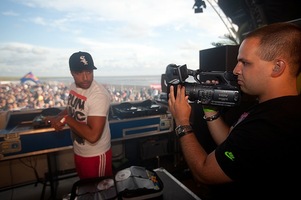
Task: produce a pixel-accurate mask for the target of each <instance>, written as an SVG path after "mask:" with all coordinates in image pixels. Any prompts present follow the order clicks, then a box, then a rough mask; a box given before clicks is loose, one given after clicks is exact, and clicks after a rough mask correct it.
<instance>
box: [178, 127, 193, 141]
mask: <svg viewBox="0 0 301 200" xmlns="http://www.w3.org/2000/svg"><path fill="white" fill-rule="evenodd" d="M192 132H193V129H192V126H191V125H179V126H177V127H176V128H175V133H176V136H177V137H178V138H181V137H183V136H184V135H187V134H190V133H192Z"/></svg>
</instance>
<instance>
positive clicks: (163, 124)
mask: <svg viewBox="0 0 301 200" xmlns="http://www.w3.org/2000/svg"><path fill="white" fill-rule="evenodd" d="M60 111H61V110H58V108H50V109H44V110H30V111H29V110H26V111H12V112H10V113H9V114H8V119H7V123H6V127H5V129H4V130H1V131H0V161H1V160H7V159H13V158H20V157H25V156H31V155H38V154H44V153H50V152H56V151H61V150H65V149H71V148H72V141H71V137H70V130H69V128H68V126H66V127H65V128H64V129H63V130H62V131H60V132H55V131H54V129H53V128H51V127H49V126H46V125H45V123H44V122H43V118H45V117H46V116H50V115H56V114H57V113H58V112H60ZM109 123H110V129H111V138H112V142H118V141H124V140H128V139H135V138H141V137H146V136H153V135H159V134H163V133H168V132H171V131H172V130H173V119H172V116H171V114H170V113H169V112H168V110H167V108H166V107H165V106H164V105H160V104H157V103H156V102H154V101H151V100H146V101H142V102H134V103H129V102H126V103H121V104H112V105H111V107H110V115H109Z"/></svg>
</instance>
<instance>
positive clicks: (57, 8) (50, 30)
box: [0, 0, 228, 77]
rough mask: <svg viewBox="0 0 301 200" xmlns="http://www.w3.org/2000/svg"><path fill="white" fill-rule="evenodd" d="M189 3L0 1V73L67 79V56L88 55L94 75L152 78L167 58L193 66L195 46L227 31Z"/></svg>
mask: <svg viewBox="0 0 301 200" xmlns="http://www.w3.org/2000/svg"><path fill="white" fill-rule="evenodd" d="M193 4H194V0H162V1H157V0H123V1H116V0H85V1H82V0H51V1H42V0H2V1H1V6H0V14H1V17H0V25H1V33H0V36H1V37H0V70H1V73H0V76H17V77H19V76H20V77H21V76H23V75H25V74H26V73H28V72H32V73H33V74H34V75H36V76H38V77H39V76H40V77H41V76H70V72H69V66H68V60H69V57H70V55H71V54H72V53H74V52H77V51H87V52H89V53H90V54H91V55H92V57H93V59H94V63H95V65H96V66H97V67H98V70H96V71H95V76H123V75H129V76H132V75H159V74H162V73H164V72H165V68H166V66H167V65H168V64H170V63H175V64H179V65H180V64H187V66H188V68H190V69H197V68H198V67H199V51H200V50H203V49H208V48H213V46H212V45H211V43H212V42H218V41H221V40H223V39H221V37H222V36H223V35H224V34H228V32H227V29H226V26H225V25H224V24H223V22H222V20H221V19H220V18H219V16H218V15H217V13H216V12H215V11H214V10H213V9H212V7H211V6H210V5H209V4H208V3H207V8H206V9H204V12H203V13H198V14H195V13H194V10H193V8H192V7H193Z"/></svg>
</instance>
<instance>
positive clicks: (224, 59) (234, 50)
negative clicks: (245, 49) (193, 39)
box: [200, 45, 239, 72]
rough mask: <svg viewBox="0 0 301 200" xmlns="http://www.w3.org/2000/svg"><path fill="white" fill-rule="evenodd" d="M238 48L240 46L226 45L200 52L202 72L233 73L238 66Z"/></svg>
mask: <svg viewBox="0 0 301 200" xmlns="http://www.w3.org/2000/svg"><path fill="white" fill-rule="evenodd" d="M238 48H239V45H225V46H220V47H214V48H211V49H205V50H200V70H201V71H205V72H210V71H233V69H234V67H235V66H236V64H237V54H238Z"/></svg>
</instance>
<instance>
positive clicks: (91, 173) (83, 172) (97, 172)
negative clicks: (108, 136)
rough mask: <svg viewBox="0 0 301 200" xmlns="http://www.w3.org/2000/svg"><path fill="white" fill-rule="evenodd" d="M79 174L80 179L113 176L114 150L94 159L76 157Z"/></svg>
mask: <svg viewBox="0 0 301 200" xmlns="http://www.w3.org/2000/svg"><path fill="white" fill-rule="evenodd" d="M74 162H75V168H76V171H77V174H78V176H79V178H80V179H84V178H94V177H101V176H112V175H113V173H112V149H109V150H108V151H107V152H106V153H104V154H100V155H98V156H94V157H81V156H79V155H76V154H75V155H74Z"/></svg>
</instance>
